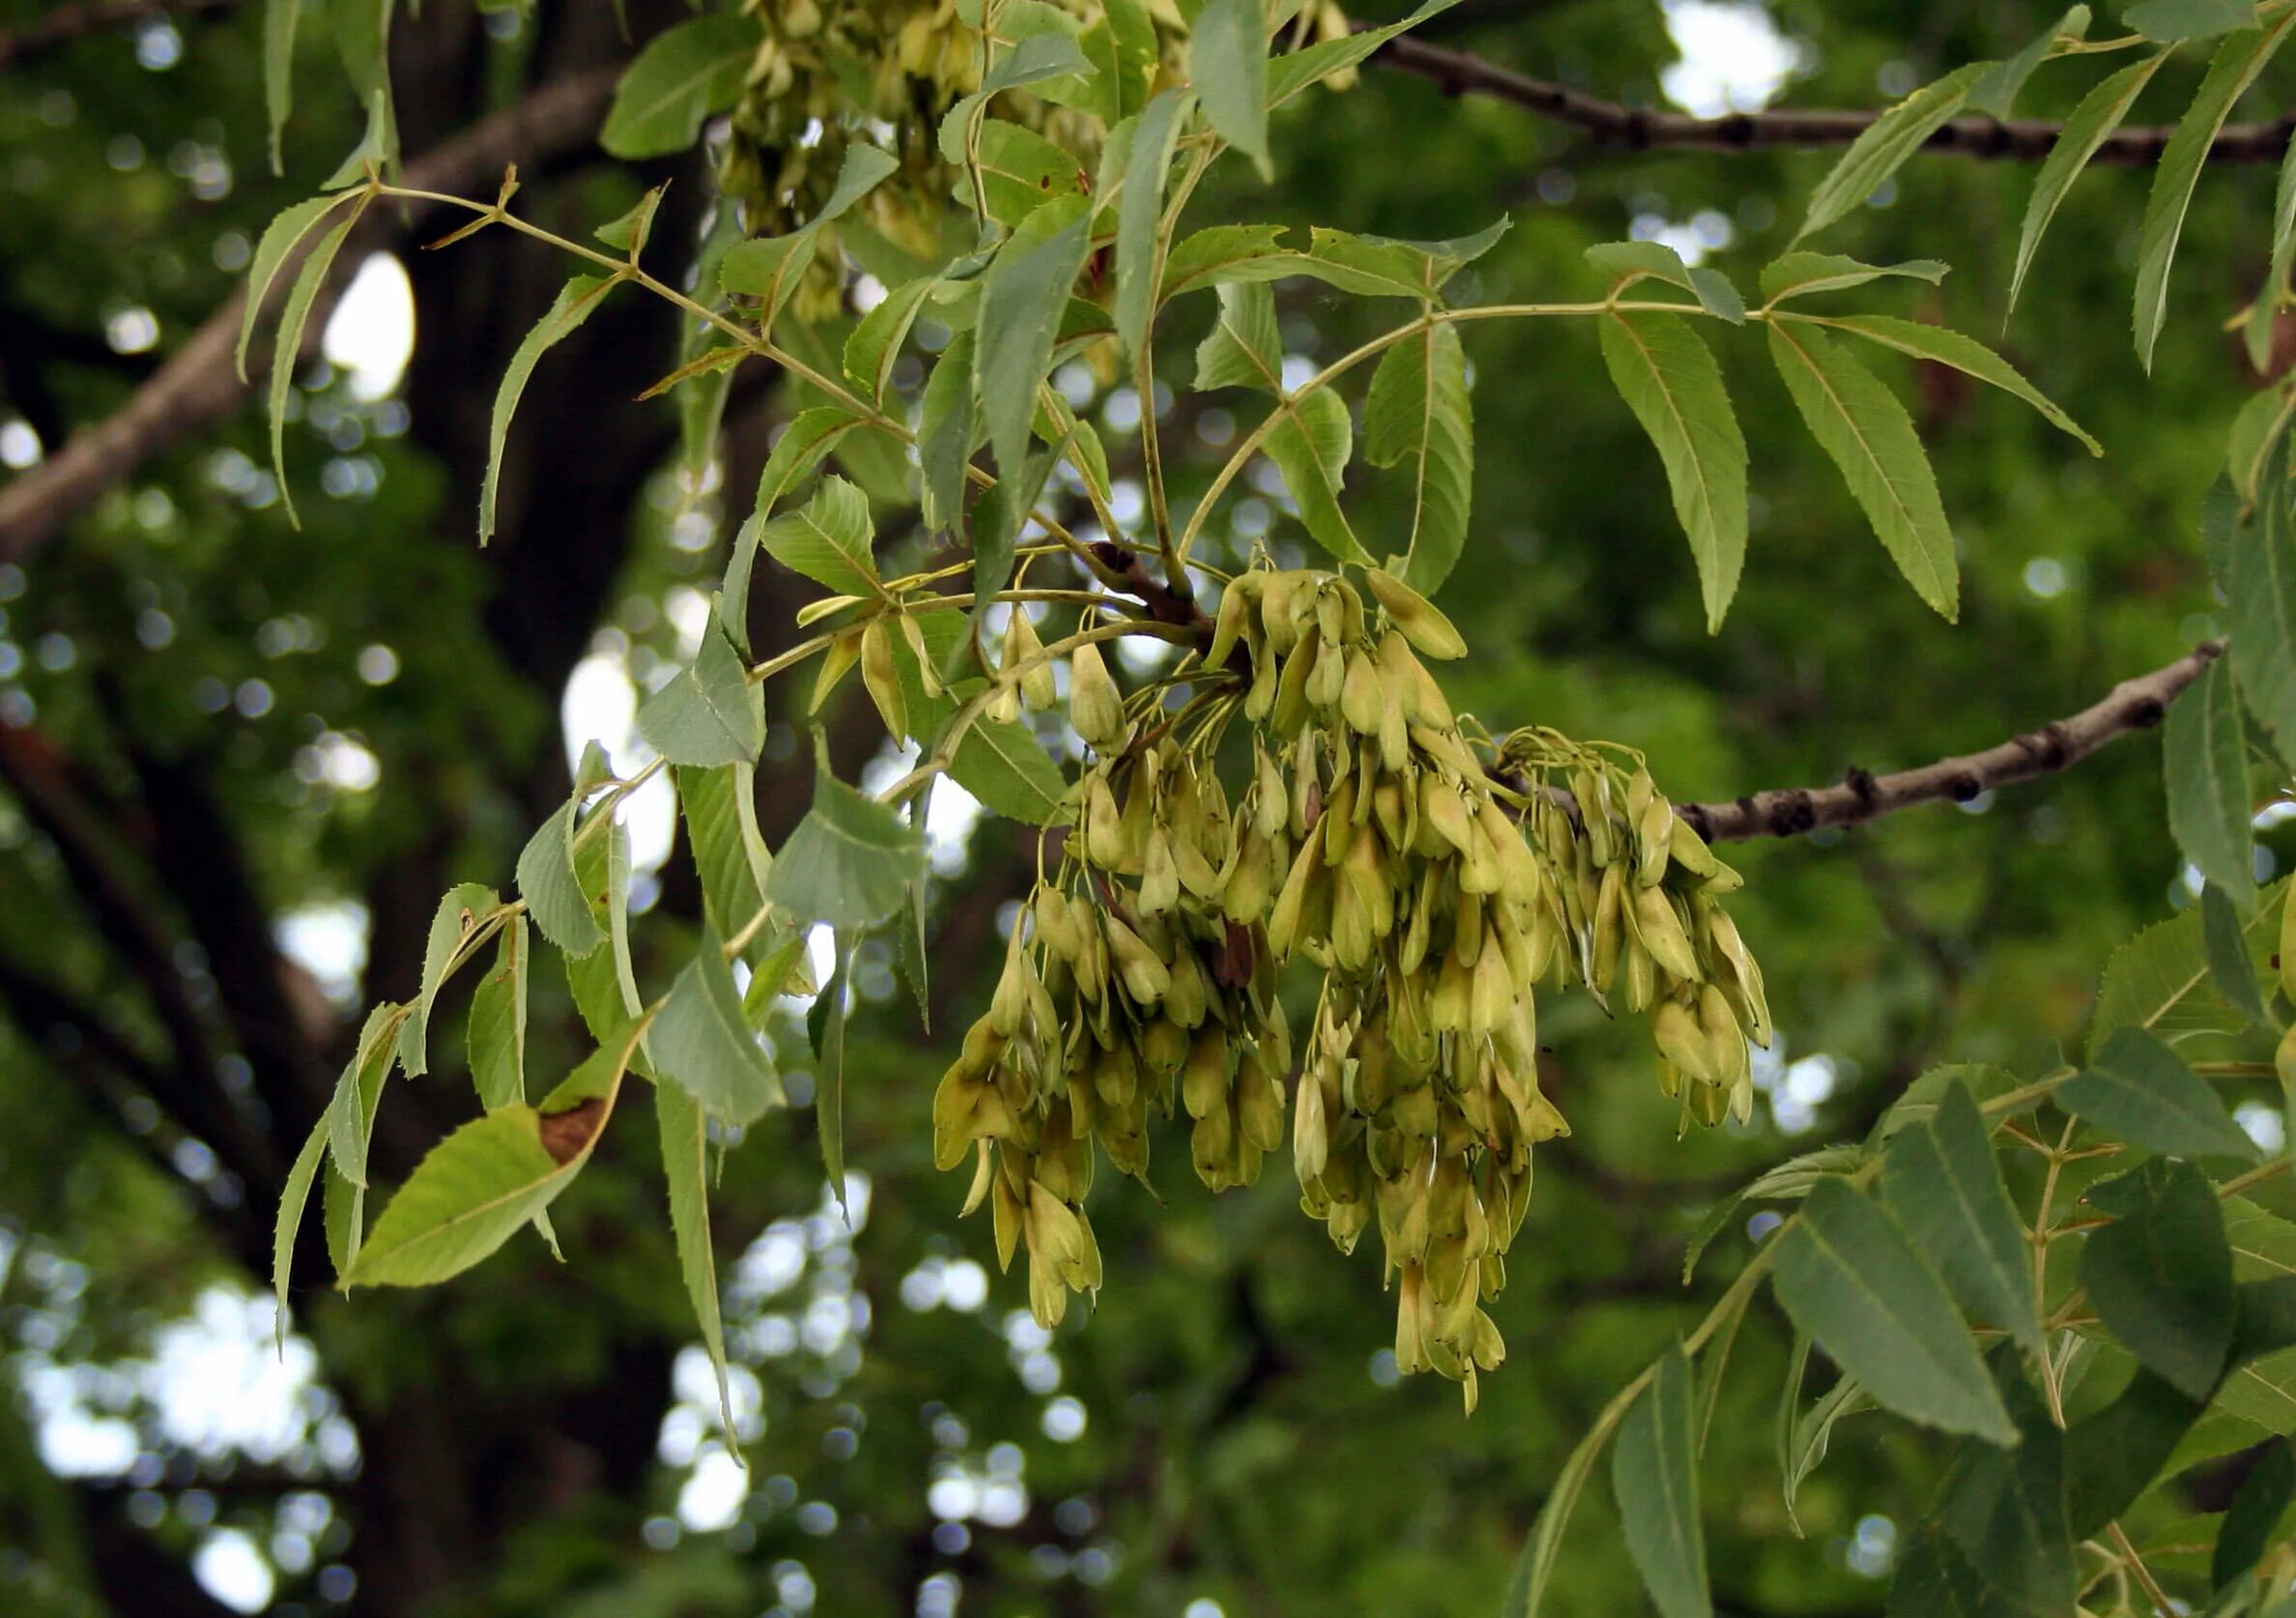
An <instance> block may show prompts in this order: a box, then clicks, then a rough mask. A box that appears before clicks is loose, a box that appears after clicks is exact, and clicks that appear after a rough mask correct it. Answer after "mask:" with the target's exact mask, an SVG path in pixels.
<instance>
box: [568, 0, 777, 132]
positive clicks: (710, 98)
mask: <svg viewBox="0 0 2296 1618" xmlns="http://www.w3.org/2000/svg"><path fill="white" fill-rule="evenodd" d="M763 38H764V29H763V27H762V25H761V23H760V22H759V21H758V19H757V18H755V17H750V16H740V15H732V14H723V15H712V16H699V17H695V18H694V19H692V20H691V21H688V22H681V23H678V24H677V25H676V26H675V27H673V28H669V29H665V30H664V31H663V32H662V33H660V34H657V35H655V36H654V37H653V38H652V39H651V40H649V41H647V42H646V48H645V49H643V50H641V51H640V52H639V53H638V55H637V56H636V58H635V59H633V60H632V61H631V63H630V65H629V67H628V68H626V69H624V70H623V72H622V76H621V82H620V83H618V84H617V85H616V86H615V91H614V104H613V105H612V106H611V107H610V108H609V109H608V111H607V114H606V123H605V127H604V128H603V129H601V130H599V131H598V144H599V145H601V146H603V147H605V148H606V150H607V151H608V152H609V153H611V154H612V155H613V156H615V157H617V158H623V159H636V158H664V157H668V156H670V155H671V154H672V153H674V152H682V151H684V150H685V149H686V148H687V147H689V146H691V145H693V144H694V141H695V139H696V137H697V136H699V135H700V134H701V132H702V121H703V119H704V118H706V117H708V116H709V115H710V114H711V113H712V112H722V111H724V110H725V109H726V108H727V107H729V106H731V105H732V104H733V101H734V99H735V98H736V97H737V96H738V95H739V94H740V92H741V79H742V74H743V73H744V72H746V71H747V69H748V68H749V65H750V63H751V62H752V61H753V60H754V59H755V58H756V56H757V53H758V44H759V42H760V41H761V40H762V39H763Z"/></svg>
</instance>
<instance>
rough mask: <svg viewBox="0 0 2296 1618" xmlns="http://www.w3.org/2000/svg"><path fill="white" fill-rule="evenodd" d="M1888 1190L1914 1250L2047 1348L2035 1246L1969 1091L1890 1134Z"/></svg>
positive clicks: (1993, 1320)
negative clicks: (2039, 1304)
mask: <svg viewBox="0 0 2296 1618" xmlns="http://www.w3.org/2000/svg"><path fill="white" fill-rule="evenodd" d="M1881 1194H1882V1199H1883V1200H1884V1202H1885V1203H1886V1204H1887V1206H1888V1208H1889V1211H1890V1212H1891V1213H1892V1214H1894V1215H1896V1216H1897V1220H1898V1223H1899V1224H1900V1225H1902V1226H1903V1227H1905V1229H1906V1233H1907V1234H1908V1235H1909V1236H1911V1237H1912V1238H1913V1243H1914V1245H1915V1246H1916V1247H1917V1248H1919V1249H1920V1250H1921V1252H1922V1253H1923V1254H1924V1255H1925V1256H1926V1257H1928V1258H1929V1260H1930V1262H1931V1263H1932V1264H1933V1265H1934V1266H1935V1267H1936V1268H1937V1272H1938V1274H1939V1275H1940V1276H1941V1277H1942V1278H1943V1280H1944V1282H1945V1285H1946V1286H1947V1287H1948V1288H1950V1289H1951V1290H1952V1292H1953V1294H1954V1295H1955V1296H1956V1297H1957V1298H1959V1299H1960V1300H1961V1302H1962V1303H1963V1304H1964V1305H1965V1306H1966V1307H1967V1308H1968V1309H1969V1310H1970V1311H1971V1312H1972V1313H1973V1314H1974V1315H1976V1317H1977V1318H1978V1319H1980V1320H1983V1321H1985V1322H1986V1323H1988V1324H1990V1325H1994V1326H1997V1327H1999V1328H2001V1329H2002V1330H2004V1331H2007V1332H2008V1333H2009V1334H2010V1335H2011V1336H2013V1337H2014V1338H2015V1339H2016V1340H2017V1342H2018V1344H2019V1345H2020V1346H2021V1347H2023V1349H2024V1350H2025V1351H2026V1352H2027V1353H2031V1354H2039V1353H2041V1352H2042V1351H2043V1349H2042V1338H2041V1317H2040V1312H2039V1311H2038V1309H2037V1308H2036V1307H2035V1305H2034V1299H2033V1272H2032V1248H2031V1246H2030V1244H2029V1243H2028V1242H2027V1241H2026V1239H2025V1232H2024V1228H2023V1226H2021V1225H2020V1224H2019V1223H2018V1218H2017V1209H2016V1207H2015V1205H2014V1204H2013V1203H2011V1201H2010V1200H2009V1192H2008V1188H2007V1187H2006V1186H2004V1185H2003V1184H2002V1182H2001V1172H2000V1170H1999V1168H1998V1167H1997V1166H1996V1165H1995V1161H1994V1153H1993V1143H1992V1141H1991V1140H1990V1139H1989V1138H1988V1135H1987V1132H1986V1127H1985V1119H1984V1116H1983V1114H1982V1113H1980V1112H1978V1110H1977V1103H1976V1101H1975V1100H1974V1099H1973V1098H1972V1097H1971V1096H1970V1094H1969V1091H1968V1088H1967V1086H1966V1085H1964V1084H1962V1083H1958V1082H1957V1083H1951V1084H1948V1085H1947V1086H1946V1088H1945V1093H1944V1095H1943V1097H1942V1098H1941V1099H1940V1100H1939V1101H1938V1103H1937V1108H1936V1110H1935V1111H1934V1112H1932V1113H1931V1115H1930V1116H1929V1118H1927V1119H1926V1120H1924V1121H1923V1122H1921V1123H1918V1124H1914V1125H1911V1126H1909V1127H1908V1128H1905V1129H1901V1130H1900V1131H1898V1133H1897V1134H1896V1135H1894V1136H1893V1137H1891V1139H1890V1142H1889V1149H1888V1151H1887V1152H1886V1153H1885V1154H1884V1156H1883V1158H1882V1161H1881Z"/></svg>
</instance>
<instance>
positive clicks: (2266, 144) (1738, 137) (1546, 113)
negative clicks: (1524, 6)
mask: <svg viewBox="0 0 2296 1618" xmlns="http://www.w3.org/2000/svg"><path fill="white" fill-rule="evenodd" d="M1371 60H1372V61H1374V62H1378V63H1382V64H1384V65H1385V66H1387V67H1390V68H1394V69H1397V70H1399V71H1401V72H1407V73H1413V74H1416V75H1418V76H1419V77H1421V78H1424V79H1429V80H1432V81H1433V82H1434V83H1436V84H1438V85H1440V86H1442V88H1443V89H1444V91H1445V92H1446V93H1447V94H1449V95H1453V96H1489V97H1492V98H1493V99H1495V100H1498V101H1511V102H1513V103H1514V104H1515V105H1517V106H1520V107H1524V108H1527V109H1529V110H1530V111H1532V112H1535V113H1536V114H1537V115H1538V116H1540V117H1541V118H1549V119H1552V120H1554V121H1555V122H1556V123H1558V124H1564V125H1567V126H1569V127H1570V128H1572V129H1574V130H1581V131H1582V132H1584V133H1586V134H1590V135H1593V137H1594V138H1595V139H1596V140H1597V141H1600V142H1601V143H1602V144H1604V145H1606V146H1620V147H1624V148H1625V149H1626V150H1628V151H1633V152H1644V151H1650V150H1654V149H1658V148H1665V149H1668V150H1671V151H1679V152H1751V151H1761V150H1767V149H1776V148H1796V147H1822V146H1847V145H1849V144H1850V143H1851V141H1853V140H1855V139H1856V138H1857V137H1858V136H1859V135H1861V134H1863V133H1865V131H1866V130H1869V129H1871V128H1872V127H1873V126H1874V123H1875V121H1876V120H1877V119H1879V118H1880V116H1881V114H1880V112H1879V111H1863V110H1855V111H1847V110H1834V111H1825V110H1807V111H1803V110H1785V111H1777V112H1734V113H1730V114H1728V115H1726V116H1724V117H1721V118H1694V117H1692V116H1691V115H1690V114H1688V113H1686V112H1664V111H1659V110H1655V109H1652V108H1650V107H1638V106H1627V105H1626V104H1624V103H1623V102H1621V101H1605V100H1603V99H1602V98H1601V97H1599V96H1590V95H1587V94H1586V93H1585V92H1583V91H1579V90H1573V89H1571V88H1570V87H1569V86H1567V85H1563V84H1556V83H1553V82H1551V81H1549V80H1547V79H1542V78H1533V77H1531V76H1530V75H1529V74H1527V73H1519V72H1515V71H1514V70H1513V69H1511V68H1503V67H1501V66H1500V65H1499V64H1498V63H1496V62H1492V61H1489V60H1487V59H1486V58H1484V57H1480V56H1477V55H1475V54H1474V53H1473V52H1471V51H1464V50H1449V49H1446V48H1445V47H1444V46H1442V45H1433V44H1428V43H1426V42H1425V41H1423V40H1416V39H1413V38H1412V37H1411V36H1410V35H1408V34H1406V35H1403V36H1401V37H1399V38H1396V39H1393V40H1391V41H1389V42H1388V43H1386V44H1385V45H1383V46H1381V47H1380V49H1379V50H1378V51H1377V52H1375V53H1374V54H1373V55H1372V58H1371ZM2063 128H2064V126H2063V125H2061V124H2052V123H2049V122H2046V121H2044V120H2041V119H2034V118H2013V119H2009V120H2006V121H2004V120H2002V119H1999V118H1989V117H1986V116H1984V115H1982V114H1976V113H1972V114H1970V115H1969V116H1967V117H1964V118H1956V119H1953V120H1952V121H1950V122H1949V123H1947V124H1945V125H1944V126H1943V127H1942V128H1940V129H1939V130H1937V133H1935V134H1933V135H1931V136H1930V138H1929V141H1928V143H1927V150H1929V151H1932V152H1948V153H1953V154H1956V155H1958V156H1961V157H1968V158H1999V159H2008V160H2010V161H2014V162H2032V161H2036V160H2038V159H2042V158H2046V157H2047V156H2049V153H2050V150H2051V149H2052V147H2054V146H2055V145H2056V139H2057V135H2058V134H2059V133H2060V132H2062V130H2063ZM2174 132H2175V131H2174V129H2173V127H2172V126H2169V125H2152V126H2146V127H2140V128H2135V129H2125V130H2115V131H2114V132H2113V133H2112V134H2110V135H2109V136H2107V137H2106V140H2105V144H2104V145H2102V146H2100V147H2099V148H2098V149H2097V153H2096V156H2095V157H2094V158H2093V159H2091V160H2092V161H2095V162H2102V163H2128V164H2136V165H2140V166H2142V165H2149V164H2152V163H2156V162H2158V161H2160V158H2161V153H2162V150H2163V149H2164V148H2165V147H2167V144H2168V137H2169V136H2170V135H2171V134H2172V133H2174ZM2292 133H2296V117H2286V118H2276V119H2272V120H2270V121H2268V122H2265V123H2258V124H2227V125H2226V126H2224V129H2223V130H2219V131H2218V133H2217V138H2216V143H2215V144H2214V145H2213V146H2211V147H2210V148H2209V153H2208V156H2209V159H2210V160H2211V161H2213V162H2240V163H2252V162H2278V161H2280V159H2281V157H2282V154H2283V153H2284V152H2285V151H2286V150H2287V146H2288V140H2289V137H2290V135H2291V134H2292Z"/></svg>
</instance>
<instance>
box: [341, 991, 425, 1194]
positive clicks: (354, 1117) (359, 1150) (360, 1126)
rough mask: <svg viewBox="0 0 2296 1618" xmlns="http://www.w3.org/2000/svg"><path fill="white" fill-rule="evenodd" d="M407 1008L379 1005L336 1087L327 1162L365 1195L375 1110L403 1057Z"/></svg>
mask: <svg viewBox="0 0 2296 1618" xmlns="http://www.w3.org/2000/svg"><path fill="white" fill-rule="evenodd" d="M406 1015H407V1012H406V1008H405V1007H403V1006H395V1005H387V1004H386V1005H379V1006H377V1007H375V1008H374V1010H372V1011H370V1012H368V1013H367V1019H366V1023H365V1024H364V1026H361V1027H360V1028H359V1045H358V1047H357V1049H356V1050H355V1051H354V1052H353V1053H352V1056H351V1059H350V1061H349V1062H347V1063H345V1064H344V1067H343V1072H342V1076H341V1077H340V1078H338V1079H337V1080H336V1081H335V1087H334V1096H333V1099H332V1100H330V1102H329V1103H328V1109H327V1139H328V1160H329V1162H330V1165H331V1166H332V1168H333V1169H334V1170H335V1172H337V1173H339V1174H341V1175H342V1176H343V1178H344V1179H346V1180H348V1181H350V1183H351V1184H353V1185H354V1186H357V1187H359V1188H360V1189H362V1190H363V1189H364V1188H365V1186H366V1179H367V1167H366V1160H367V1141H368V1140H369V1138H370V1137H371V1136H372V1134H373V1132H374V1127H375V1109H376V1107H377V1106H378V1105H379V1104H380V1103H381V1101H382V1098H383V1085H384V1082H385V1081H386V1080H387V1079H388V1078H389V1077H390V1069H391V1064H392V1063H393V1062H394V1061H396V1060H397V1057H398V1035H399V1029H400V1028H401V1027H402V1026H404V1023H405V1019H406Z"/></svg>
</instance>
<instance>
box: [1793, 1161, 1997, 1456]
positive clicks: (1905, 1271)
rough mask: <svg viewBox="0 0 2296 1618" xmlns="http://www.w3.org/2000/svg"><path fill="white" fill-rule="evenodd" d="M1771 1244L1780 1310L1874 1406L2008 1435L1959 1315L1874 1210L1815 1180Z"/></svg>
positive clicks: (1991, 1437) (1840, 1184)
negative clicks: (1863, 1390)
mask: <svg viewBox="0 0 2296 1618" xmlns="http://www.w3.org/2000/svg"><path fill="white" fill-rule="evenodd" d="M1777 1240H1778V1242H1779V1244H1780V1245H1779V1248H1778V1258H1777V1292H1778V1299H1779V1301H1780V1302H1781V1303H1782V1304H1784V1305H1785V1307H1786V1313H1787V1314H1788V1315H1791V1316H1792V1317H1793V1319H1794V1324H1795V1325H1797V1326H1799V1327H1800V1328H1801V1329H1802V1330H1803V1331H1806V1332H1808V1333H1809V1334H1810V1335H1811V1336H1812V1337H1813V1338H1815V1339H1817V1341H1818V1342H1819V1344H1821V1345H1822V1346H1823V1347H1824V1349H1825V1351H1826V1352H1827V1353H1828V1354H1829V1355H1831V1356H1832V1357H1833V1360H1834V1363H1835V1364H1837V1365H1839V1366H1840V1367H1841V1368H1842V1370H1843V1372H1844V1373H1845V1374H1847V1375H1851V1376H1854V1377H1855V1378H1857V1380H1858V1381H1859V1382H1861V1383H1863V1384H1864V1385H1865V1387H1866V1388H1867V1389H1868V1390H1869V1391H1870V1392H1871V1393H1872V1394H1873V1396H1874V1398H1875V1400H1876V1401H1878V1402H1879V1403H1881V1404H1883V1405H1886V1406H1887V1407H1889V1408H1890V1409H1892V1410H1895V1411H1896V1412H1898V1414H1900V1415H1902V1416H1906V1417H1908V1418H1909V1419H1910V1420H1913V1421H1917V1422H1922V1423H1924V1424H1926V1425H1928V1426H1931V1427H1938V1428H1943V1429H1944V1430H1947V1431H1951V1432H1968V1433H1973V1434H1975V1435H1977V1436H1979V1437H1982V1438H1985V1439H1986V1440H1988V1441H1989V1442H1992V1443H1996V1444H2012V1443H2015V1442H2016V1441H2017V1430H2016V1428H2015V1427H2014V1426H2012V1425H2011V1423H2010V1421H2009V1415H2008V1412H2007V1411H2006V1410H2005V1409H2004V1408H2003V1407H2002V1404H2001V1397H2000V1394H1999V1393H1998V1392H1997V1391H1996V1390H1995V1387H1994V1383H1993V1378H1992V1377H1991V1376H1990V1375H1989V1374H1988V1373H1987V1372H1986V1369H1985V1363H1984V1361H1983V1360H1981V1359H1980V1358H1979V1357H1978V1354H1977V1345H1976V1344H1975V1343H1974V1342H1973V1341H1972V1340H1971V1339H1970V1337H1969V1334H1968V1331H1967V1329H1966V1327H1965V1326H1964V1325H1963V1324H1962V1319H1961V1314H1960V1311H1958V1310H1957V1309H1955V1308H1954V1306H1953V1300H1952V1298H1951V1297H1950V1296H1948V1295H1947V1293H1946V1291H1945V1288H1944V1286H1942V1284H1940V1283H1939V1282H1938V1280H1937V1277H1936V1276H1935V1275H1934V1274H1932V1273H1931V1271H1930V1269H1929V1266H1928V1265H1927V1264H1925V1263H1924V1262H1923V1261H1922V1259H1921V1257H1920V1255H1919V1254H1917V1253H1916V1252H1915V1251H1914V1250H1913V1247H1912V1244H1911V1243H1910V1242H1909V1241H1908V1240H1907V1238H1906V1235H1905V1232H1904V1231H1903V1230H1901V1229H1900V1228H1898V1226H1897V1223H1896V1222H1895V1221H1894V1220H1892V1219H1891V1218H1890V1217H1889V1215H1888V1214H1886V1213H1885V1212H1883V1211H1882V1210H1881V1208H1880V1206H1878V1205H1877V1204H1876V1203H1874V1202H1872V1201H1871V1200H1869V1199H1866V1198H1865V1197H1863V1196H1861V1195H1859V1194H1858V1193H1857V1192H1855V1191H1853V1190H1851V1187H1850V1186H1849V1185H1848V1183H1847V1182H1845V1181H1842V1180H1838V1179H1826V1180H1822V1181H1820V1182H1819V1183H1818V1184H1817V1185H1815V1186H1813V1187H1812V1188H1811V1191H1810V1195H1809V1198H1808V1199H1807V1201H1806V1202H1805V1203H1804V1205H1803V1208H1802V1212H1801V1213H1800V1215H1799V1216H1797V1217H1796V1218H1795V1219H1794V1220H1793V1221H1791V1222H1790V1223H1789V1224H1788V1225H1787V1227H1786V1228H1785V1229H1784V1230H1782V1231H1781V1232H1780V1233H1779V1235H1778V1237H1777Z"/></svg>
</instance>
